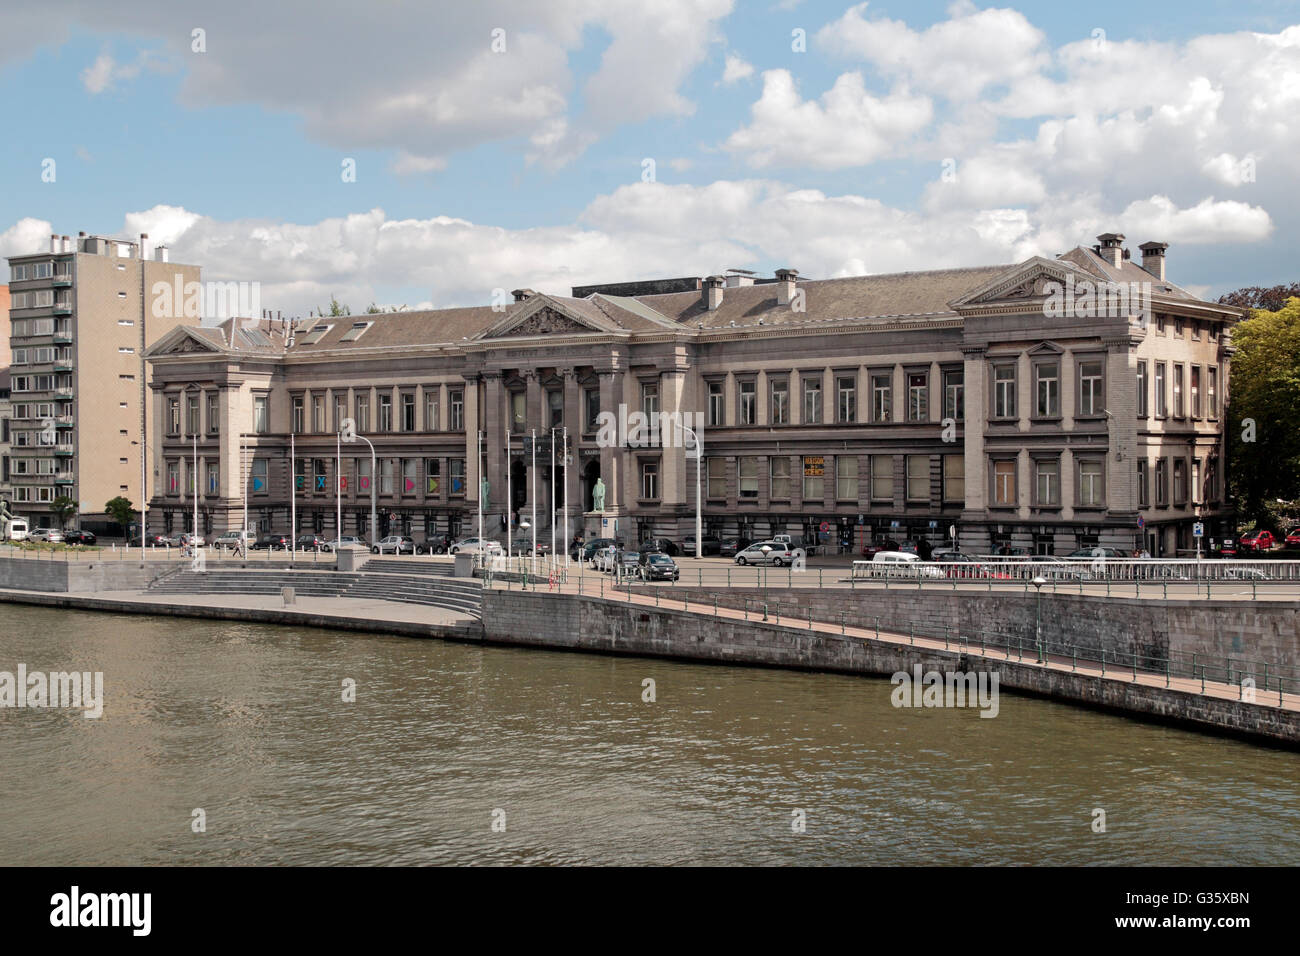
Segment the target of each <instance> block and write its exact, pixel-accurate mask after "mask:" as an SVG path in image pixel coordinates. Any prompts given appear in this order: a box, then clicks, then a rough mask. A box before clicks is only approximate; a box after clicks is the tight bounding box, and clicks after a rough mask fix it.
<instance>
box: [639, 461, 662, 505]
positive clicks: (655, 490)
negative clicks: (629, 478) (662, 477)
mask: <svg viewBox="0 0 1300 956" xmlns="http://www.w3.org/2000/svg"><path fill="white" fill-rule="evenodd" d="M641 497H642V498H643V499H646V500H650V501H654V500H656V499H658V497H659V462H657V461H643V462H641Z"/></svg>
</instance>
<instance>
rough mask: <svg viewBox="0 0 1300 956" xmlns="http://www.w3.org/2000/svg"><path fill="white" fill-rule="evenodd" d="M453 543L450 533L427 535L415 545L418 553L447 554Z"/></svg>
mask: <svg viewBox="0 0 1300 956" xmlns="http://www.w3.org/2000/svg"><path fill="white" fill-rule="evenodd" d="M452 544H453V541H452V539H451V535H449V534H433V535H425V538H424V540H423V541H420V542H419V543H417V544H416V546H415V553H416V554H446V553H447V549H448V548H450V547H451V546H452Z"/></svg>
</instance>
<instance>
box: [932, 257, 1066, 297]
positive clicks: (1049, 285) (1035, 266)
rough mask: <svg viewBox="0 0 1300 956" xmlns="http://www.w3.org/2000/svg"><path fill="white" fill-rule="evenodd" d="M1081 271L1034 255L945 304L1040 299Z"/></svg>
mask: <svg viewBox="0 0 1300 956" xmlns="http://www.w3.org/2000/svg"><path fill="white" fill-rule="evenodd" d="M1081 271H1082V270H1080V269H1078V268H1077V267H1076V266H1075V265H1074V264H1073V263H1064V262H1061V261H1060V260H1057V259H1044V258H1043V257H1042V256H1034V257H1033V258H1032V259H1026V260H1025V261H1024V262H1022V263H1020V264H1019V265H1016V266H1012V267H1011V268H1010V269H1008V270H1007V271H1006V272H1003V273H1002V274H1000V275H997V276H994V277H993V278H992V279H990V280H989V281H987V282H985V283H984V284H983V285H980V286H978V287H976V288H974V289H971V290H970V291H969V292H967V293H966V294H965V295H962V296H960V297H958V298H956V299H953V300H952V301H951V302H949V303H948V305H949V306H951V307H952V308H953V309H955V310H960V309H962V308H963V307H965V308H969V307H972V306H981V305H985V304H993V303H997V304H999V305H1006V304H1008V303H1012V302H1015V301H1016V300H1018V299H1025V300H1035V299H1044V298H1046V297H1047V296H1049V295H1051V293H1052V289H1053V288H1059V286H1060V284H1061V283H1064V282H1065V277H1066V275H1067V274H1069V273H1074V274H1075V275H1076V276H1077V275H1078V274H1079V273H1080V272H1081Z"/></svg>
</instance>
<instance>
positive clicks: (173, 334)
mask: <svg viewBox="0 0 1300 956" xmlns="http://www.w3.org/2000/svg"><path fill="white" fill-rule="evenodd" d="M222 351H224V350H223V349H222V348H221V347H219V346H217V345H216V344H215V343H213V342H210V341H208V340H207V339H206V338H204V337H203V335H202V334H200V333H198V332H196V331H195V330H194V329H192V328H190V327H189V326H184V325H182V326H178V327H177V328H174V329H172V330H171V331H170V332H168V333H167V334H166V335H164V336H163V337H162V338H161V339H159V340H158V341H157V342H155V343H154V344H153V345H151V346H150V347H149V349H148V351H147V352H145V355H146V356H147V357H149V358H156V357H158V356H161V355H185V354H188V353H193V352H210V353H212V354H214V355H215V354H217V353H220V352H222Z"/></svg>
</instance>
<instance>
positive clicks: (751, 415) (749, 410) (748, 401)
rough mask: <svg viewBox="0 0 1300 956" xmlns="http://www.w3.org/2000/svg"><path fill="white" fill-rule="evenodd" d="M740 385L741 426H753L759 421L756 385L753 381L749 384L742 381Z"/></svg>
mask: <svg viewBox="0 0 1300 956" xmlns="http://www.w3.org/2000/svg"><path fill="white" fill-rule="evenodd" d="M739 385H740V424H742V425H753V424H755V423H756V422H757V421H758V419H757V413H758V408H757V393H756V392H755V388H756V385H755V383H754V381H753V380H752V379H751V380H750V381H747V382H746V381H742V382H740V383H739Z"/></svg>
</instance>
